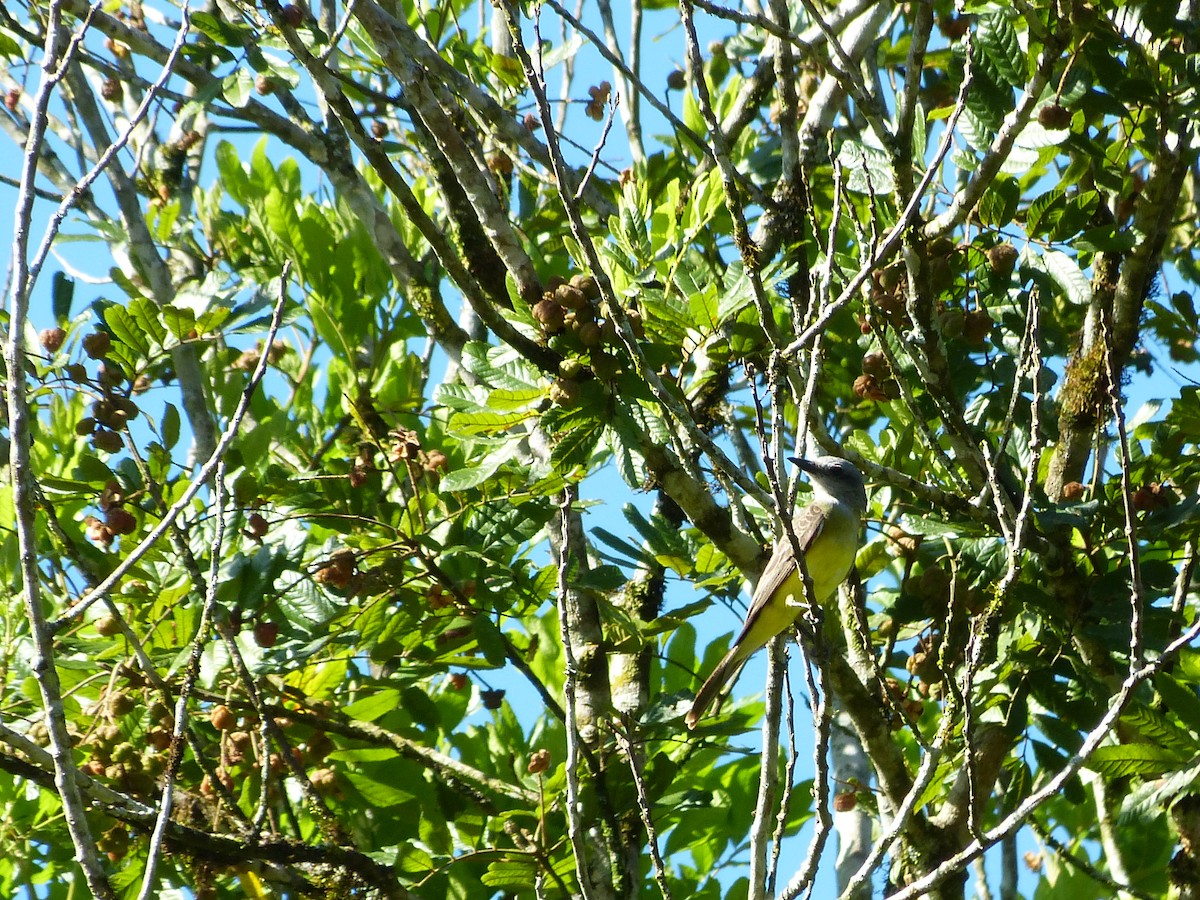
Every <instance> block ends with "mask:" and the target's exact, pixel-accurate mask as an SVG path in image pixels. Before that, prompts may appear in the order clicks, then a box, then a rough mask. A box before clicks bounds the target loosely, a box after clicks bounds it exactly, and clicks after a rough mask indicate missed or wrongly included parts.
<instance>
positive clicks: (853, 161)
mask: <svg viewBox="0 0 1200 900" xmlns="http://www.w3.org/2000/svg"><path fill="white" fill-rule="evenodd" d="M838 162H839V163H841V164H842V167H843V168H844V169H845V170H846V172H847V178H846V187H847V188H849V189H850V190H852V191H855V192H857V193H859V194H874V195H875V196H876V197H886V196H887V195H888V194H891V193H892V191H894V190H895V189H896V182H895V179H894V178H893V177H892V162H891V158H890V157H889V156H888V154H887V153H886V152H885V151H884V150H881V149H880V148H878V147H872V146H870V145H869V144H864V143H862V142H861V141H855V140H848V141H846V142H845V143H844V144H842V147H841V149H840V150H839V151H838Z"/></svg>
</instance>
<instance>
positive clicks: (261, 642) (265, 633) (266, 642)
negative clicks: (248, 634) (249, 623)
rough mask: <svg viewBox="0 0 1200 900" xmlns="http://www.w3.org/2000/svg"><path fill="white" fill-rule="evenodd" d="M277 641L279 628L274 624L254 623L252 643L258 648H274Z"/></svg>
mask: <svg viewBox="0 0 1200 900" xmlns="http://www.w3.org/2000/svg"><path fill="white" fill-rule="evenodd" d="M277 640H279V626H278V625H277V624H275V623H274V622H256V623H254V643H256V644H258V646H260V647H274V646H275V642H276V641H277Z"/></svg>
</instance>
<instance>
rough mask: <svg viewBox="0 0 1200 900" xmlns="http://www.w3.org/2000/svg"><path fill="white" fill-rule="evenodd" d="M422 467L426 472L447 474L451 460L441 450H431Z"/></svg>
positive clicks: (426, 454) (426, 455) (427, 453)
mask: <svg viewBox="0 0 1200 900" xmlns="http://www.w3.org/2000/svg"><path fill="white" fill-rule="evenodd" d="M421 465H422V466H423V468H424V469H425V471H426V472H445V471H446V470H447V469H449V468H450V460H449V459H448V458H447V457H446V454H445V453H443V452H442V451H441V450H429V451H428V452H426V453H425V459H424V461H423V462H422V464H421Z"/></svg>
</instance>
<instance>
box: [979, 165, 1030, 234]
mask: <svg viewBox="0 0 1200 900" xmlns="http://www.w3.org/2000/svg"><path fill="white" fill-rule="evenodd" d="M1020 201H1021V185H1020V184H1018V183H1017V180H1016V179H1015V178H1009V177H1007V176H1004V175H997V176H996V178H995V180H994V181H992V183H991V184H990V185H989V186H988V189H987V191H985V192H984V195H983V199H982V200H980V201H979V218H980V220H981V221H982V222H983V223H984V224H985V225H990V226H991V227H993V228H1003V227H1005V226H1006V225H1008V224H1009V223H1010V222H1011V221H1012V220H1013V217H1014V216H1016V214H1017V205H1018V204H1019V203H1020Z"/></svg>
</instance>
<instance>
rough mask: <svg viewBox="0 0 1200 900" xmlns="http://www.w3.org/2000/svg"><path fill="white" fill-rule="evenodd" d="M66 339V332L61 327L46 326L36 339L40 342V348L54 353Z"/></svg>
mask: <svg viewBox="0 0 1200 900" xmlns="http://www.w3.org/2000/svg"><path fill="white" fill-rule="evenodd" d="M66 339H67V333H66V331H64V330H63V329H61V328H46V329H43V330H42V332H41V334H39V335H38V340H40V341H41V342H42V349H43V350H45V351H47V352H49V353H54V352H55V351H56V350H58V349H59V348H60V347H62V345H63V342H64V341H65V340H66Z"/></svg>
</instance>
